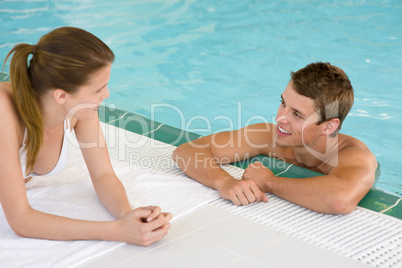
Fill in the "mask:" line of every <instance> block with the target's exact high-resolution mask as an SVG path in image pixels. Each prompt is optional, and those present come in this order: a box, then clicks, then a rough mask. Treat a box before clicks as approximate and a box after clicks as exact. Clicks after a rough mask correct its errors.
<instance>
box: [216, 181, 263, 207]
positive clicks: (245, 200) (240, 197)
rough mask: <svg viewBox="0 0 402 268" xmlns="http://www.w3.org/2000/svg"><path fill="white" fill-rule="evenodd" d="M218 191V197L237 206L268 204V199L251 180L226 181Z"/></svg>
mask: <svg viewBox="0 0 402 268" xmlns="http://www.w3.org/2000/svg"><path fill="white" fill-rule="evenodd" d="M218 191H219V194H220V196H222V197H223V198H225V199H229V200H230V201H232V202H233V203H234V204H235V205H237V206H240V205H248V204H250V203H253V202H260V201H263V202H268V197H267V196H266V195H265V194H264V193H263V192H261V190H260V189H259V188H258V187H257V185H256V183H255V182H254V181H252V180H235V179H231V180H227V181H225V183H223V184H222V185H221V186H220V187H219V188H218Z"/></svg>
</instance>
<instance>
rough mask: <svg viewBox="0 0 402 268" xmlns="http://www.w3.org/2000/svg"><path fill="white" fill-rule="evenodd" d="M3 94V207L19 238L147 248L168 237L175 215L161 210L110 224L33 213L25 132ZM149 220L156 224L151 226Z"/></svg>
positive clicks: (0, 158)
mask: <svg viewBox="0 0 402 268" xmlns="http://www.w3.org/2000/svg"><path fill="white" fill-rule="evenodd" d="M1 94H2V93H1V90H0V125H1V126H7V127H4V128H3V130H2V131H1V133H0V148H1V150H0V203H1V206H2V209H3V211H4V214H5V216H6V218H7V221H8V223H9V225H10V227H11V228H12V229H13V230H14V232H15V233H16V234H18V235H20V236H23V237H32V238H42V239H52V240H83V239H91V240H92V239H95V240H110V241H121V242H127V243H131V244H137V245H144V246H147V245H149V244H151V243H153V242H155V241H157V240H159V239H161V238H162V237H164V236H165V235H166V233H167V231H168V229H169V227H170V225H169V223H168V222H169V221H170V219H171V215H170V214H163V213H160V210H159V211H158V209H157V208H138V209H135V210H133V211H130V212H128V213H126V216H124V217H123V218H121V219H119V220H116V221H108V222H95V221H84V220H76V219H70V218H66V217H61V216H56V215H51V214H48V213H44V212H40V211H37V210H35V209H33V208H32V207H31V206H30V205H29V202H28V199H27V195H26V190H25V183H24V179H23V175H22V170H21V165H20V162H19V148H20V146H21V142H22V138H23V131H22V130H21V125H20V123H19V122H20V121H19V119H18V116H17V115H16V112H15V110H14V109H13V107H12V101H10V100H7V98H6V97H4V96H2V95H1ZM123 203H124V202H123ZM123 207H124V206H123ZM155 215H157V216H155ZM149 218H153V220H152V221H148V222H147V221H146V220H147V219H149ZM144 219H145V220H144Z"/></svg>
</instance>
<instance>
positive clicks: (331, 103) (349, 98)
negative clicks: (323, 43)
mask: <svg viewBox="0 0 402 268" xmlns="http://www.w3.org/2000/svg"><path fill="white" fill-rule="evenodd" d="M290 76H291V81H292V83H293V88H294V90H295V91H296V92H297V93H298V94H300V95H303V96H306V97H308V98H310V99H312V100H313V101H314V106H315V107H314V108H315V110H316V111H318V112H319V114H320V120H319V121H318V123H317V124H318V125H319V124H322V123H324V122H326V121H328V120H330V119H333V118H338V119H339V121H340V123H339V127H338V129H337V130H338V131H339V130H340V129H341V126H342V123H343V121H344V120H345V118H346V115H347V114H348V113H349V111H350V109H351V108H352V105H353V101H354V95H353V87H352V84H351V83H350V80H349V78H348V76H347V75H346V74H345V72H344V71H343V70H342V69H340V68H338V67H336V66H334V65H331V64H330V63H328V62H326V63H323V62H316V63H311V64H309V65H307V66H306V67H304V68H302V69H300V70H298V71H297V72H291V73H290Z"/></svg>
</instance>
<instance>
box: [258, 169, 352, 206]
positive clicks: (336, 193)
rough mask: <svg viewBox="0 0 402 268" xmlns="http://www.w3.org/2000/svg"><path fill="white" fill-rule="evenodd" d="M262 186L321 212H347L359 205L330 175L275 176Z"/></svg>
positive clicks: (291, 200) (266, 189) (282, 196)
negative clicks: (308, 176) (299, 177)
mask: <svg viewBox="0 0 402 268" xmlns="http://www.w3.org/2000/svg"><path fill="white" fill-rule="evenodd" d="M262 188H263V189H262V190H263V192H269V193H273V194H274V195H276V196H279V197H281V198H283V199H286V200H288V201H290V202H292V203H295V204H298V205H300V206H303V207H306V208H308V209H311V210H314V211H317V212H321V213H327V214H347V213H350V212H351V211H353V209H354V208H355V207H356V205H357V203H356V201H355V200H353V198H351V194H348V192H349V191H348V190H347V189H342V187H340V186H339V183H336V179H334V178H331V176H329V175H325V176H319V177H311V178H304V179H294V178H285V177H275V176H274V177H271V178H269V179H268V180H267V181H266V183H265V184H264V185H263V187H262Z"/></svg>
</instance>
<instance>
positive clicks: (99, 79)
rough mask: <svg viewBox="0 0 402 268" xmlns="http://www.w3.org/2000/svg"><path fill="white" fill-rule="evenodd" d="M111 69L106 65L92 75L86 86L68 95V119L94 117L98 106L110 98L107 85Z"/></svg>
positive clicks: (89, 118)
mask: <svg viewBox="0 0 402 268" xmlns="http://www.w3.org/2000/svg"><path fill="white" fill-rule="evenodd" d="M111 67H112V66H111V64H108V65H107V66H105V67H103V68H102V69H100V70H98V71H97V72H95V73H93V74H92V75H90V78H89V80H88V83H87V84H86V85H83V86H81V87H80V88H79V89H78V91H76V92H75V93H73V94H69V100H68V102H67V103H66V105H67V107H66V108H67V110H68V117H70V116H72V117H75V118H77V119H80V120H91V119H92V118H93V117H94V116H96V114H97V111H98V109H99V105H100V104H101V103H102V101H103V100H104V99H106V98H108V97H109V96H110V94H109V89H108V83H109V79H110V71H111Z"/></svg>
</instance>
